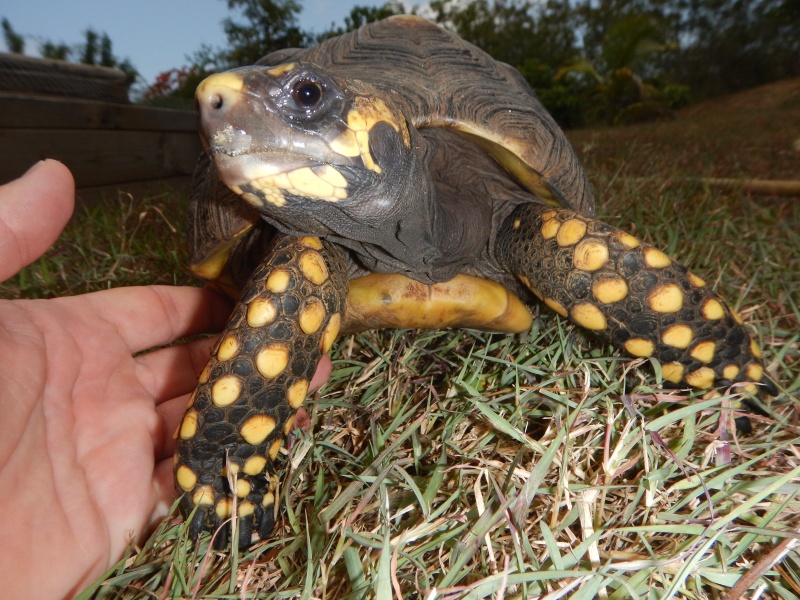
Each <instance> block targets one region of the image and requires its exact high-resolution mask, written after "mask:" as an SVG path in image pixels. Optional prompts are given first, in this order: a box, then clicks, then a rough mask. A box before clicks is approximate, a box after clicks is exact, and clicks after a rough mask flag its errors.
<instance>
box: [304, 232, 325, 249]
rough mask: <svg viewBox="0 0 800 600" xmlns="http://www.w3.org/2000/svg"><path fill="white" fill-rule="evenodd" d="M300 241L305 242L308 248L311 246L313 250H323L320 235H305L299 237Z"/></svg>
mask: <svg viewBox="0 0 800 600" xmlns="http://www.w3.org/2000/svg"><path fill="white" fill-rule="evenodd" d="M298 241H299V242H300V243H301V244H303V246H305V247H306V248H311V249H312V250H322V248H323V245H322V240H321V239H319V238H318V237H313V236H310V235H309V236H305V237H301V238H298Z"/></svg>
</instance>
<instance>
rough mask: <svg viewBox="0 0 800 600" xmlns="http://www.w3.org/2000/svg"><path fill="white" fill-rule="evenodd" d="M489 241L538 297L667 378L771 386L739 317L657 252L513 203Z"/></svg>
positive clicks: (580, 220) (602, 226) (554, 212)
mask: <svg viewBox="0 0 800 600" xmlns="http://www.w3.org/2000/svg"><path fill="white" fill-rule="evenodd" d="M497 239H498V243H497V247H496V249H495V251H496V255H497V258H498V260H499V261H500V262H501V263H502V264H504V265H505V266H506V267H507V268H508V269H509V270H510V271H511V272H513V273H514V274H515V275H516V276H517V277H519V278H520V280H521V281H522V282H523V283H524V284H525V285H526V286H527V287H528V288H530V290H531V291H532V292H533V293H534V294H536V295H537V296H538V297H539V298H540V299H541V300H542V301H543V302H544V303H545V304H547V305H548V306H549V307H550V308H552V309H553V310H555V311H556V312H557V313H559V314H560V315H562V316H565V317H569V318H570V319H571V320H572V321H574V322H575V323H577V324H578V325H581V326H583V327H585V328H587V329H590V330H592V331H595V332H597V333H598V334H600V335H602V336H604V337H605V338H607V339H608V340H609V341H611V343H613V344H614V345H616V346H618V347H620V348H624V349H625V350H627V351H628V352H629V353H630V354H632V355H634V356H638V357H650V356H653V357H655V358H657V359H658V360H659V361H660V362H661V365H662V373H663V376H664V379H666V380H667V381H669V382H672V383H674V384H683V383H685V384H688V385H690V386H692V387H694V388H698V389H701V390H708V389H711V388H725V387H728V386H730V385H733V384H738V385H739V386H740V387H742V388H744V389H745V390H746V391H748V392H750V393H753V394H756V393H758V391H759V390H758V388H759V387H761V388H762V389H763V390H764V391H766V392H768V393H770V394H773V395H774V394H776V393H777V390H776V388H775V384H774V383H773V382H772V381H771V380H770V379H769V378H768V377H767V376H766V375H765V374H764V367H763V365H762V363H761V360H760V356H761V351H760V349H759V347H758V345H757V344H756V342H755V341H754V340H751V339H750V336H749V334H748V333H747V331H746V330H745V328H744V326H743V325H742V321H741V319H740V318H739V316H738V315H736V313H735V312H733V311H732V310H730V309H729V308H728V307H727V305H726V304H725V302H724V301H723V300H722V299H721V298H720V297H719V296H718V295H717V294H716V293H714V292H713V291H712V290H710V289H709V288H708V286H707V285H706V283H705V282H704V281H703V280H702V279H700V278H699V277H697V276H696V275H694V274H692V273H690V272H689V271H688V270H687V269H686V267H684V266H683V265H680V264H678V263H675V262H674V261H673V260H672V259H670V258H669V257H668V256H667V255H666V254H664V253H663V252H661V251H660V250H657V249H656V248H654V247H652V246H650V245H647V244H645V243H643V242H640V241H639V240H637V239H636V238H634V237H633V236H631V235H629V234H627V233H624V232H622V231H620V230H619V229H616V228H614V227H612V226H610V225H607V224H606V223H602V222H600V221H597V220H595V219H591V218H588V217H585V216H582V215H580V214H578V213H576V212H574V211H571V210H567V209H553V208H549V207H546V206H542V205H539V204H526V205H522V206H519V207H518V208H517V209H515V211H514V212H513V213H512V214H511V215H510V216H509V217H508V219H507V220H506V221H505V222H504V224H503V226H502V228H501V231H500V232H499V234H498V236H497Z"/></svg>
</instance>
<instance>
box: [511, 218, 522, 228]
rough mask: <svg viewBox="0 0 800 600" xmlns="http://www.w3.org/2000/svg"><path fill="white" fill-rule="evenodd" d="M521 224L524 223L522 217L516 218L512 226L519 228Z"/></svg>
mask: <svg viewBox="0 0 800 600" xmlns="http://www.w3.org/2000/svg"><path fill="white" fill-rule="evenodd" d="M520 225H522V219H514V223H513V224H512V225H511V226H512V227H513V228H514V229H519V228H520Z"/></svg>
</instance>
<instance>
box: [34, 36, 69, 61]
mask: <svg viewBox="0 0 800 600" xmlns="http://www.w3.org/2000/svg"><path fill="white" fill-rule="evenodd" d="M39 52H40V53H41V55H42V57H43V58H53V59H56V60H68V59H69V57H70V56H71V55H72V48H70V47H69V46H68V45H67V44H60V43H59V44H57V43H55V42H51V41H50V40H46V41H44V42H42V43H41V45H40V46H39Z"/></svg>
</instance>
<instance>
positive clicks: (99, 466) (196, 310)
mask: <svg viewBox="0 0 800 600" xmlns="http://www.w3.org/2000/svg"><path fill="white" fill-rule="evenodd" d="M73 202H74V183H73V181H72V176H71V175H70V173H69V171H68V170H67V169H66V167H64V166H63V165H62V164H60V163H58V162H55V161H45V162H43V163H39V164H38V165H36V166H35V167H34V168H33V169H31V170H30V171H29V172H28V173H26V174H25V175H24V176H23V177H22V178H20V179H18V180H16V181H13V182H11V183H9V184H7V185H4V186H1V187H0V280H2V279H6V278H7V277H10V276H12V275H13V274H14V273H16V272H17V271H18V270H19V269H20V268H21V267H23V266H24V265H26V264H29V263H30V262H32V261H33V260H35V259H36V258H37V257H38V256H40V255H41V254H42V253H43V252H44V251H45V250H46V249H47V248H48V247H49V246H50V245H51V244H52V242H53V241H54V240H55V239H56V237H57V236H58V234H59V233H60V231H61V229H62V228H63V226H64V225H65V224H66V222H67V220H68V219H69V216H70V214H71V212H72V207H73ZM229 308H230V307H229V306H228V304H227V303H226V302H225V301H224V300H223V299H222V298H221V297H219V296H218V295H216V294H215V293H213V292H211V291H208V290H203V289H199V288H189V287H168V286H151V287H131V288H119V289H112V290H105V291H102V292H96V293H93V294H86V295H83V296H73V297H65V298H57V299H53V300H0V357H2V362H0V490H2V495H1V496H0V498H2V500H0V503H2V510H0V547H2V548H3V550H2V552H0V580H3V583H2V589H3V596H4V597H5V598H22V597H24V598H60V597H71V596H73V595H74V594H76V593H77V592H79V591H80V590H81V589H82V588H83V587H85V586H86V585H88V584H89V583H91V582H92V581H93V580H94V579H96V578H97V577H98V576H99V575H100V574H102V573H103V572H104V571H105V570H106V569H108V567H109V566H110V565H112V564H113V563H114V562H116V561H117V560H119V558H120V557H121V556H122V553H123V551H124V550H125V547H126V546H127V545H128V544H129V543H130V542H131V541H137V540H139V541H140V540H141V539H142V537H143V536H144V535H145V534H146V533H147V532H148V531H149V529H150V528H151V527H152V525H153V524H154V522H155V521H156V520H158V519H159V518H160V517H162V516H163V515H164V514H166V510H167V509H168V508H169V506H170V504H171V502H172V500H173V499H174V497H175V491H174V487H173V483H172V453H173V449H174V442H173V439H172V433H173V431H174V430H175V428H176V426H177V424H178V422H179V420H180V417H181V416H182V413H183V411H184V408H185V405H186V401H187V398H188V394H189V393H190V392H191V391H192V390H193V389H194V386H195V382H196V377H197V374H198V373H199V372H200V371H201V370H202V368H203V366H204V364H205V362H206V360H207V359H208V356H209V351H210V346H211V343H212V342H213V340H210V339H203V340H198V341H193V342H189V343H185V344H181V345H176V346H171V347H168V348H161V349H158V350H154V351H152V352H149V353H147V354H143V355H138V356H134V355H136V354H137V353H140V352H142V351H145V350H148V349H151V348H157V347H159V346H163V345H165V344H169V343H171V342H173V341H175V340H176V339H179V338H181V337H184V336H187V335H192V334H197V333H203V332H210V331H218V330H219V329H220V328H221V327H222V326H223V325H224V323H225V320H226V318H227V315H228V312H229ZM329 369H330V364H329V362H328V363H326V364H325V365H324V367H323V368H322V369H321V372H319V373H318V375H317V377H315V382H314V383H316V384H317V387H318V386H319V383H320V382H321V381H323V380H324V379H325V378H326V375H327V373H326V372H325V371H327V372H329Z"/></svg>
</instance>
